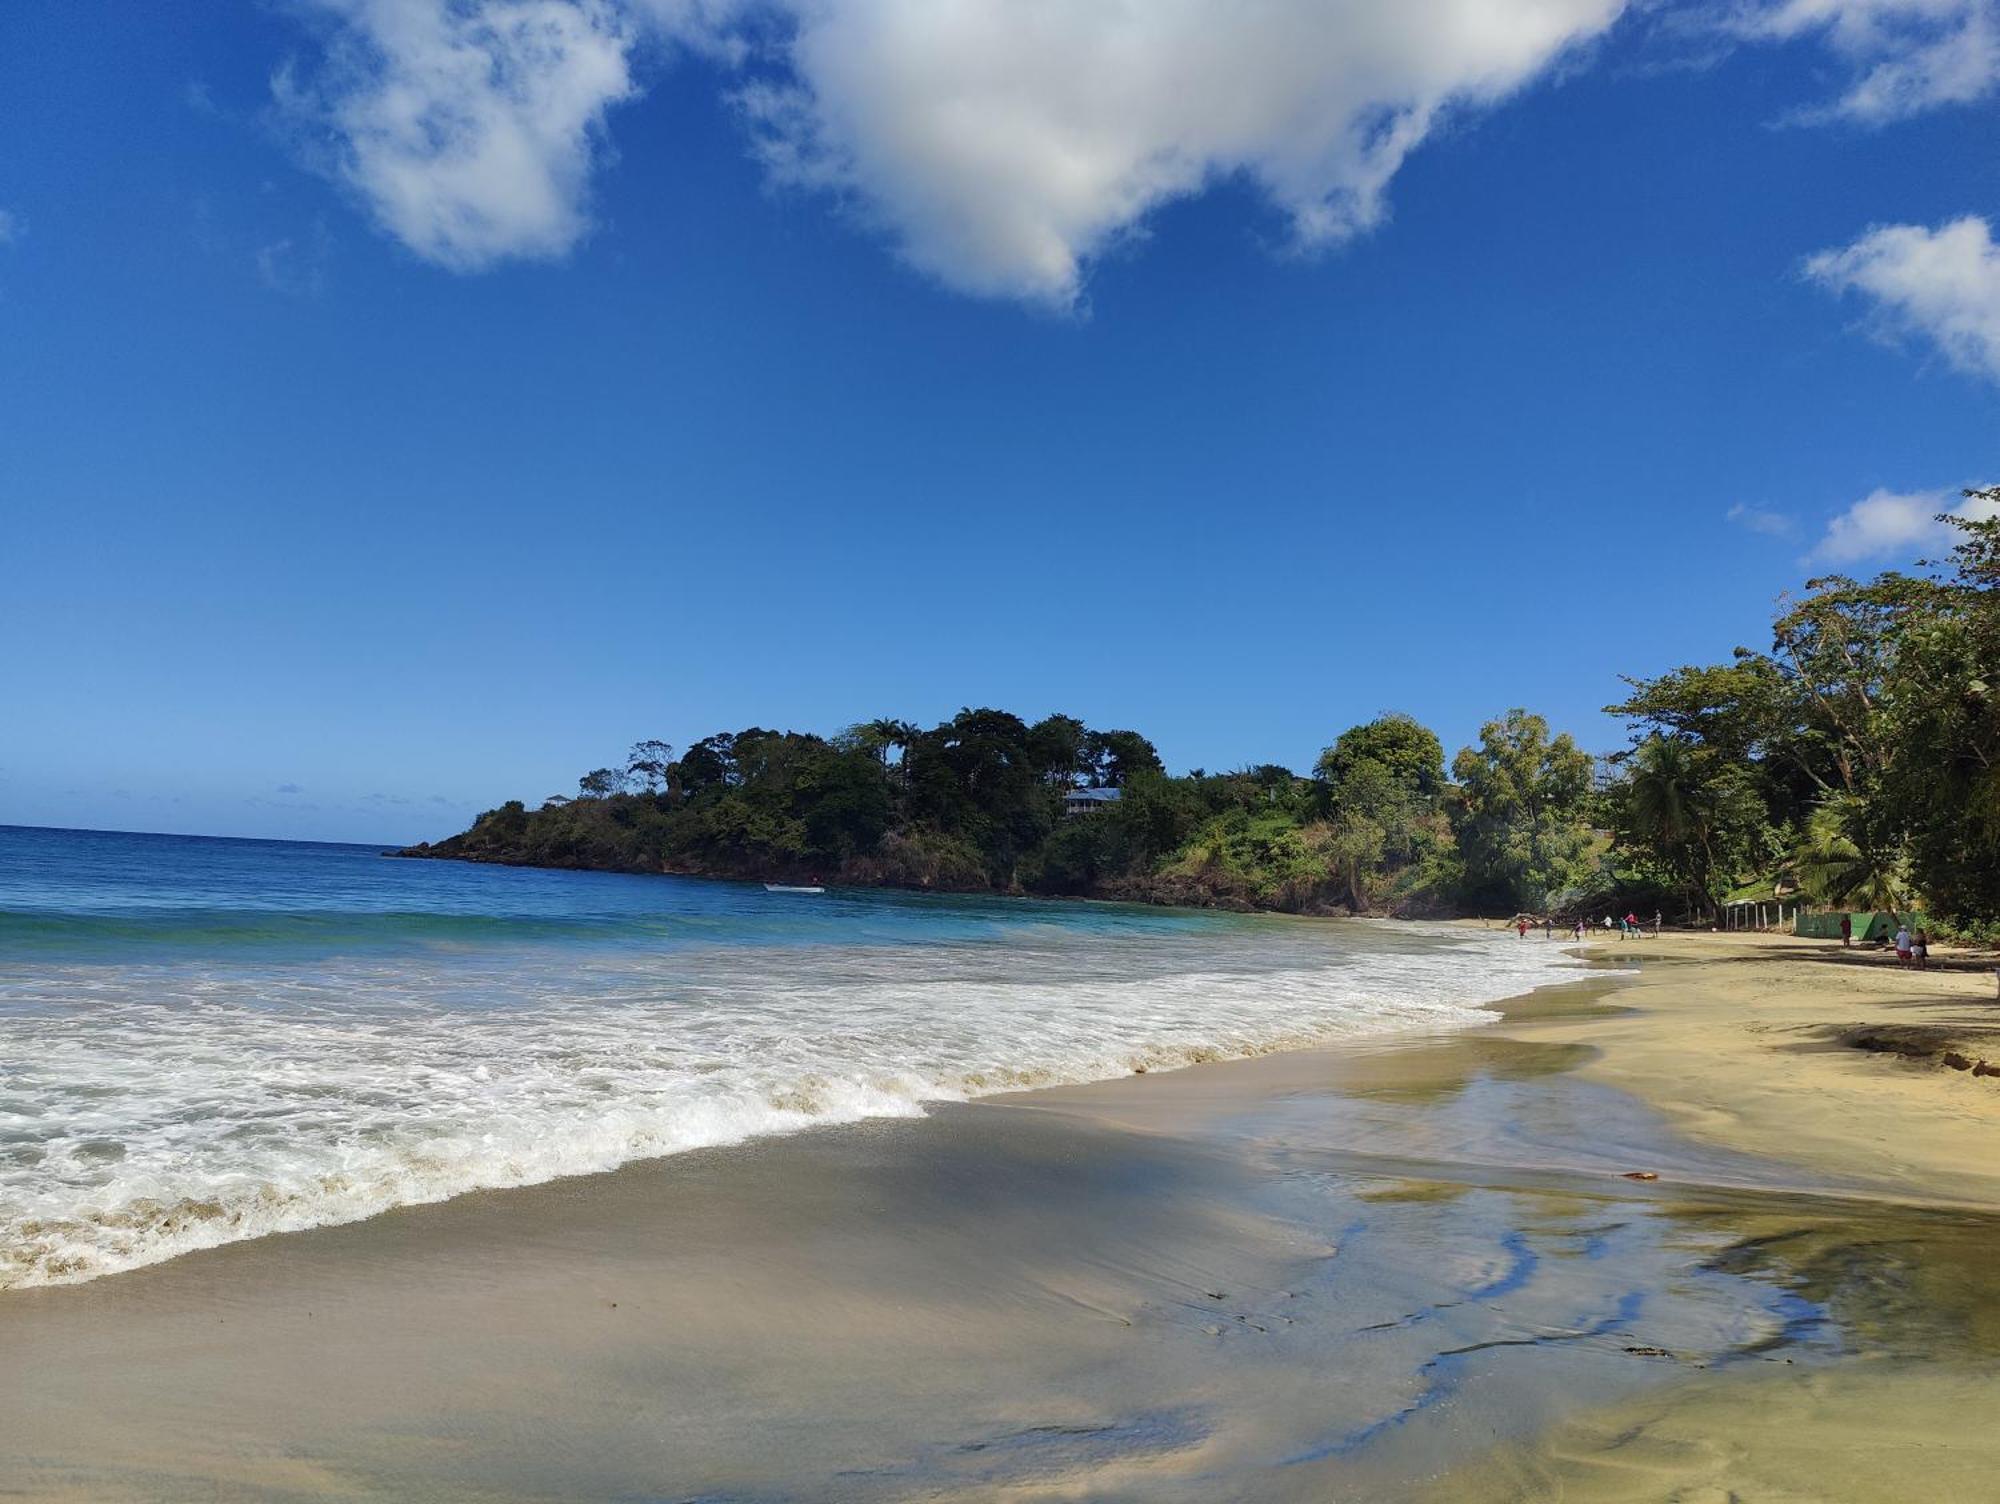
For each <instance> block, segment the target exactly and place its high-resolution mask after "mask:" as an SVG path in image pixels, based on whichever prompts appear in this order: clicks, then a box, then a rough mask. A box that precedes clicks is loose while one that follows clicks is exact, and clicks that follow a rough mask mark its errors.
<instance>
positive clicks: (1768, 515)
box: [1724, 501, 1799, 538]
mask: <svg viewBox="0 0 2000 1504" xmlns="http://www.w3.org/2000/svg"><path fill="white" fill-rule="evenodd" d="M1724 520H1725V521H1727V522H1733V523H1735V524H1736V525H1737V526H1738V527H1740V528H1746V529H1748V530H1749V531H1750V532H1753V533H1762V534H1764V536H1765V537H1767V538H1789V537H1791V536H1792V535H1793V534H1795V533H1797V532H1798V530H1799V524H1798V519H1797V518H1795V517H1792V516H1791V515H1789V514H1788V513H1785V512H1774V511H1772V510H1771V509H1770V508H1769V507H1753V506H1746V505H1745V504H1744V503H1742V502H1740V501H1739V502H1738V503H1736V505H1735V506H1733V507H1731V508H1730V509H1729V511H1728V512H1727V513H1725V514H1724Z"/></svg>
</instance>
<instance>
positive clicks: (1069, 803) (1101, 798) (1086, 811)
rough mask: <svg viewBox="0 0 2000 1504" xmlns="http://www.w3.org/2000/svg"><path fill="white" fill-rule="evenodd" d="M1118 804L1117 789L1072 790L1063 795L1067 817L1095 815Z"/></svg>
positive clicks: (1064, 811)
mask: <svg viewBox="0 0 2000 1504" xmlns="http://www.w3.org/2000/svg"><path fill="white" fill-rule="evenodd" d="M1117 802H1118V790H1116V789H1071V790H1070V791H1069V792H1068V793H1067V794H1064V795H1063V813H1064V814H1065V815H1094V814H1096V813H1097V812H1098V811H1099V810H1101V809H1104V808H1106V807H1107V806H1109V805H1113V804H1116V803H1117Z"/></svg>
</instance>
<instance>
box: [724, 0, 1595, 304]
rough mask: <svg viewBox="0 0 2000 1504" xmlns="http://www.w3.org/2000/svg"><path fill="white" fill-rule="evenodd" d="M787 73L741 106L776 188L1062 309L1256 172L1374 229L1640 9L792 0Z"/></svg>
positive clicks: (1347, 1)
mask: <svg viewBox="0 0 2000 1504" xmlns="http://www.w3.org/2000/svg"><path fill="white" fill-rule="evenodd" d="M797 3H798V11H797V29H796V31H795V33H794V34H793V36H792V37H791V39H790V41H789V44H788V47H787V57H788V61H789V64H790V69H789V73H790V77H789V80H788V81H785V82H781V83H778V84H761V85H758V86H755V87H752V88H751V89H748V90H746V91H745V93H744V95H743V96H742V98H743V100H744V103H745V105H746V108H747V109H748V111H749V114H750V116H751V119H752V121H753V123H754V129H755V132H756V137H757V141H758V146H759V151H760V153H761V155H762V157H763V159H764V161H765V162H766V164H767V165H768V167H769V168H770V170H771V172H772V174H773V176H774V177H775V178H777V179H778V180H779V181H781V182H788V183H795V184H806V185H810V186H815V187H824V188H832V189H835V190H837V191H840V192H842V193H844V194H847V195H849V196H851V197H852V199H854V200H855V201H857V202H858V203H859V204H860V205H862V206H863V207H864V208H865V209H866V210H867V212H868V213H869V214H870V215H871V216H872V217H873V218H874V219H876V220H877V221H878V222H880V223H881V224H882V225H884V226H885V227H886V228H887V229H888V231H889V233H890V234H891V235H893V236H894V238H895V239H896V241H897V243H898V245H899V247H900V248H901V250H902V252H903V254H904V255H905V256H906V257H907V258H908V259H909V260H910V261H911V262H912V263H913V264H915V265H917V266H919V267H921V268H922V269H924V270H925V271H928V272H930V273H932V274H933V275H935V276H937V277H938V278H939V279H940V280H942V281H944V282H946V283H948V284H950V285H952V286H954V287H958V288H960V289H963V290H965V291H969V292H975V293H987V294H999V295H1007V296H1015V297H1025V298H1031V299H1035V300H1039V301H1042V302H1045V303H1050V304H1055V305H1058V306H1061V305H1066V304H1067V303H1069V302H1070V301H1071V300H1072V299H1073V298H1074V297H1075V295H1076V293H1077V290H1078V286H1079V282H1080V279H1081V276H1082V269H1083V267H1084V264H1085V263H1086V262H1087V261H1088V260H1089V259H1090V258H1091V257H1092V256H1093V255H1096V254H1098V253H1100V252H1101V251H1103V250H1104V249H1105V248H1106V247H1107V246H1109V245H1111V244H1112V243H1114V242H1115V241H1116V240H1117V239H1118V238H1119V237H1120V236H1121V235H1125V234H1128V233H1130V232H1132V231H1134V230H1135V229H1137V228H1138V227H1140V226H1141V225H1142V223H1143V221H1144V219H1145V216H1146V215H1147V213H1148V212H1149V211H1151V210H1153V209H1155V208H1157V207H1158V206H1160V205H1161V204H1164V203H1166V202H1168V201H1170V200H1172V199H1175V198H1179V197H1183V196H1186V195H1189V194H1193V193H1197V192H1199V191H1201V190H1202V189H1203V188H1205V187H1206V186H1208V185H1209V184H1210V183H1212V182H1214V181H1215V180H1216V179H1217V178H1220V177H1224V176H1228V175H1234V174H1240V175H1242V176H1243V177H1245V178H1247V179H1248V180H1249V181H1251V182H1253V183H1255V184H1256V185H1257V186H1258V188H1259V189H1261V190H1262V192H1263V193H1264V194H1265V195H1266V196H1267V197H1268V198H1269V199H1270V200H1271V202H1272V203H1273V204H1274V205H1276V207H1277V208H1278V209H1279V210H1280V211H1281V212H1282V213H1283V214H1284V215H1285V216H1286V218H1287V220H1288V221H1289V223H1290V225H1291V228H1292V233H1293V236H1294V238H1295V240H1296V242H1297V243H1298V244H1299V245H1301V246H1305V247H1312V246H1320V245H1326V244H1329V243H1332V242H1336V241H1339V240H1341V239H1343V238H1345V237H1347V236H1350V235H1353V234H1355V233H1357V232H1359V231H1363V230H1366V229H1368V228H1369V227H1371V226H1373V225H1375V224H1376V223H1377V222H1379V221H1380V220H1381V218H1382V217H1383V214H1384V191H1385V189H1386V188H1387V186H1388V184H1389V180H1390V179H1391V178H1392V177H1393V176H1394V175H1395V173H1396V171H1397V169H1398V168H1399V167H1400V166H1401V165H1402V163H1403V161H1404V159H1405V158H1406V157H1407V156H1408V155H1409V153H1410V152H1411V151H1412V150H1413V149H1414V148H1415V147H1416V146H1417V145H1418V144H1419V143H1420V142H1422V141H1423V139H1424V138H1425V137H1426V136H1427V135H1428V134H1429V133H1430V131H1431V130H1432V128H1433V126H1434V125H1435V124H1436V122H1437V121H1438V119H1439V118H1440V116H1441V115H1442V114H1443V113H1444V112H1446V111H1447V110H1448V109H1450V108H1451V107H1453V106H1458V105H1479V104H1490V103H1493V102H1495V101H1497V100H1499V99H1502V98H1504V97H1506V96H1507V95H1508V94H1510V93H1513V92H1514V91H1516V90H1518V89H1519V88H1521V87H1522V86H1523V85H1525V84H1526V83H1528V82H1529V81H1531V80H1532V79H1534V78H1536V77H1537V76H1538V75H1540V74H1541V73H1542V72H1543V71H1544V70H1546V69H1547V68H1548V66H1549V64H1550V63H1551V62H1552V61H1554V60H1555V59H1556V58H1557V57H1559V56H1561V55H1562V54H1563V53H1564V51H1565V50H1566V49H1568V48H1570V47H1572V46H1574V45H1575V44H1577V43H1579V42H1581V41H1584V40H1585V39H1587V38H1590V37H1594V36H1596V35H1598V34H1599V33H1601V32H1602V31H1603V30H1604V29H1605V28H1606V27H1608V26H1609V25H1610V24H1611V23H1612V21H1613V20H1614V19H1616V17H1617V15H1618V13H1619V11H1620V9H1621V8H1622V0H1255V3H1251V4H1245V3H1243V0H1148V3H1145V4H1136V3H1132V0H1024V3H1020V4H1015V5H1011V6H999V5H995V4H993V3H991V0H797Z"/></svg>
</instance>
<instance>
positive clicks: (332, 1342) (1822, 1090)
mask: <svg viewBox="0 0 2000 1504" xmlns="http://www.w3.org/2000/svg"><path fill="white" fill-rule="evenodd" d="M1522 943H1524V944H1532V943H1547V942H1541V941H1538V940H1533V939H1531V940H1529V941H1524V942H1522ZM1599 950H1600V951H1601V952H1603V953H1605V954H1607V955H1608V956H1609V958H1610V959H1611V960H1613V961H1622V962H1625V963H1628V964H1633V965H1636V966H1637V967H1639V968H1640V970H1639V974H1638V975H1637V976H1636V977H1632V978H1628V979H1622V980H1621V981H1619V982H1616V983H1586V984H1583V985H1580V986H1572V987H1567V988H1561V989H1553V990H1549V991H1545V992H1543V993H1541V994H1537V995H1536V996H1535V997H1533V998H1530V999H1526V1000H1523V1001H1522V1002H1521V1003H1519V1004H1517V1005H1515V1006H1514V1007H1513V1008H1511V1009H1510V1011H1509V1015H1508V1017H1507V1019H1506V1021H1505V1022H1504V1023H1502V1024H1500V1025H1497V1026H1495V1027H1493V1028H1490V1029H1485V1030H1481V1031H1477V1032H1474V1033H1469V1034H1461V1035H1455V1036H1449V1037H1445V1038H1438V1039H1426V1040H1409V1041H1400V1042H1391V1043H1377V1044H1370V1045H1364V1046H1359V1047H1350V1048H1346V1049H1342V1050H1338V1051H1322V1052H1302V1053H1298V1054H1291V1055H1281V1056H1272V1057H1268V1058H1266V1059H1262V1060H1255V1061H1244V1062H1232V1063H1226V1064H1217V1065H1210V1066H1202V1067H1197V1068H1194V1069H1191V1070H1186V1071H1179V1072H1174V1073H1171V1074H1166V1075H1148V1076H1142V1077H1133V1078H1129V1079H1126V1080H1122V1081H1116V1082H1108V1083H1103V1084H1100V1085H1097V1086H1091V1087H1082V1088H1067V1089H1062V1090H1057V1091H1044V1092H1034V1093H1023V1094H1019V1095H1016V1096H1010V1097H998V1098H989V1099H986V1100H984V1101H982V1102H978V1103H974V1104H970V1105H965V1106H952V1107H944V1108H940V1109H938V1110H937V1111H936V1112H935V1113H934V1114H933V1115H932V1116H931V1117H930V1118H928V1119H926V1120H923V1121H902V1122H885V1123H875V1124H864V1125H859V1126H856V1127H851V1128H841V1129H830V1130H825V1131H822V1132H818V1133H813V1134H808V1135H803V1136H799V1137H795V1138H789V1139H783V1140H775V1141H771V1142H767V1143H763V1144H756V1145H751V1146H747V1147H741V1148H736V1149H729V1150H720V1151H713V1152H704V1153H697V1154H688V1155H682V1156H678V1157H676V1158H673V1159H668V1160H663V1161H656V1162H653V1163H649V1164H643V1165H635V1166H630V1167H628V1168H626V1169H625V1170H622V1171H620V1172H617V1173H615V1174H612V1175H605V1176H595V1177H587V1178H581V1179H576V1180H570V1181H563V1182H557V1183H554V1184H551V1185H545V1186H539V1187H533V1188H529V1189H526V1190H518V1191H510V1192H501V1193H490V1194H481V1195H475V1196H468V1197H464V1198H461V1199H459V1200H457V1201H453V1202H450V1203H446V1204H443V1205H439V1206H429V1207H417V1208H410V1209H406V1210H404V1211H399V1212H396V1213H392V1214H390V1215H387V1216H383V1217H378V1218H375V1219H373V1220H371V1221H368V1222H363V1223H357V1224H354V1225H351V1226H347V1227H341V1228H331V1229H322V1230H319V1231H314V1232H309V1233H301V1234H293V1235H287V1236H281V1237H273V1238H266V1239H262V1240H258V1241H255V1242H248V1243H240V1244H234V1245H230V1246H228V1247H224V1248H219V1249H214V1250H211V1251H208V1252H203V1253H199V1254H193V1255H189V1256H186V1257H183V1258H180V1259H176V1260H173V1261H170V1262H168V1263H165V1264H161V1265H156V1266H153V1267H149V1268H145V1269H141V1270H137V1271H134V1272H132V1273H129V1274H123V1275H118V1276H114V1277H111V1278H107V1279H100V1280H96V1281H93V1282H91V1283H88V1284H84V1285H77V1286H70V1287H62V1288H53V1289H38V1290H27V1291H17V1292H12V1293H9V1294H8V1295H6V1296H5V1297H4V1298H0V1497H4V1498H62V1499H204V1500H215V1499H222V1500H234V1499H315V1500H317V1499H327V1498H340V1499H408V1498H425V1499H465V1500H473V1499H477V1500H501V1499H605V1500H640V1499H644V1500H654V1499H695V1498H699V1499H737V1500H765V1499H797V1498H804V1499H855V1500H873V1499H917V1498H922V1499H939V1498H946V1499H960V1498H963V1499H1071V1498H1092V1499H1126V1498H1130V1499H1170V1500H1171V1499H1187V1500H1213V1499H1218V1498H1230V1499H1286V1500H1288V1499H1326V1498H1364V1499H1378V1498H1388V1499H1393V1498H1454V1499H1456V1498H1495V1499H1501V1498H1508V1499H1511V1498H1551V1499H1553V1498H1563V1499H1576V1498H1603V1499H1621V1500H1622V1499H1654V1498H1658V1499H1665V1498H1685V1499H1707V1498H1718V1499H1719V1498H1725V1497H1729V1496H1730V1493H1731V1491H1733V1492H1735V1493H1736V1494H1737V1495H1739V1496H1742V1497H1748V1498H1779V1499H1786V1498H1801V1499H1803V1498H1815V1499H1825V1498H1833V1499H1846V1498H1853V1499H1877V1498H1879V1499H1888V1498H1910V1497H1923V1498H1928V1499H1953V1498H1966V1499H1984V1498H1991V1497H1994V1496H1996V1493H2000V1488H1996V1487H1995V1486H1994V1483H1993V1480H1994V1479H1996V1478H2000V1441H1996V1440H1995V1439H1994V1438H1996V1437H2000V1398H1996V1394H2000V1384H1996V1383H1995V1382H1994V1381H1995V1379H1996V1378H2000V1371H1996V1370H2000V1317H1996V1315H1995V1314H1994V1313H1996V1312H2000V1289H1996V1288H1995V1287H1996V1284H2000V1271H1997V1270H1996V1269H1995V1268H1994V1267H1993V1266H1994V1264H1995V1260H1994V1259H1993V1258H1992V1254H1991V1250H1992V1249H1993V1248H1994V1247H1995V1246H1996V1245H1995V1235H1996V1233H2000V1180H1996V1178H1995V1177H1996V1174H2000V1163H1992V1162H1990V1161H1993V1160H1994V1159H1995V1156H1994V1154H1993V1150H1994V1149H1995V1148H1996V1147H2000V1136H1997V1135H1996V1130H2000V1081H1995V1080H1993V1079H1990V1078H1979V1079H1975V1078H1972V1077H1971V1076H1970V1075H1969V1074H1968V1073H1966V1072H1957V1071H1950V1070H1947V1069H1945V1068H1943V1067H1941V1066H1937V1065H1931V1064H1922V1063H1916V1062H1911V1061H1906V1060H1902V1059H1897V1058H1893V1057H1888V1056H1880V1055H1867V1054H1863V1053H1861V1052H1859V1051H1855V1050H1853V1049H1850V1048H1847V1047H1845V1046H1842V1045H1840V1044H1838V1043H1836V1042H1834V1041H1833V1031H1835V1030H1836V1029H1838V1028H1839V1027H1842V1026H1845V1025H1848V1024H1853V1023H1866V1022H1871V1021H1872V1022H1881V1021H1884V1020H1886V1019H1895V1020H1900V1021H1919V1020H1926V1021H1929V1020H1949V1019H1958V1018H1962V1019H1978V1018H1983V1017H1985V1016H1986V1015H1987V1014H1990V1013H1992V1012H1993V1011H1995V1010H1994V1009H1993V1005H1992V1004H1991V1003H1990V1002H1982V1001H1981V1000H1982V999H1983V998H1989V997H1990V996H1991V992H1992V982H1991V978H1990V977H1986V978H1981V977H1976V976H1973V977H1947V976H1943V975H1941V974H1931V975H1929V976H1926V977H1923V978H1921V979H1919V978H1915V977H1911V976H1908V975H1903V974H1898V973H1893V972H1888V971H1884V970H1882V969H1879V968H1877V969H1865V968H1859V967H1838V966H1832V965H1829V964H1826V963H1825V962H1823V961H1821V960H1819V959H1817V957H1818V955H1819V954H1820V952H1818V951H1817V950H1813V949H1810V948H1802V947H1794V946H1789V945H1786V944H1783V943H1779V942H1771V943H1765V942H1761V941H1754V940H1752V941H1742V940H1737V939H1734V938H1730V939H1724V940H1712V939H1709V938H1707V937H1702V938H1693V937H1671V936H1670V937H1668V938H1667V939H1666V940H1663V941H1660V942H1646V943H1641V944H1637V945H1631V946H1627V947H1625V948H1623V950H1622V953H1621V948H1620V947H1618V946H1616V945H1609V946H1600V947H1599ZM1982 1010H1983V1011H1982ZM1628 1171H1644V1172H1647V1173H1650V1174H1653V1175H1656V1176H1657V1177H1658V1178H1657V1179H1654V1180H1647V1181H1635V1180H1629V1179H1626V1178H1624V1176H1625V1172H1628ZM1913 1479H1915V1480H1920V1481H1919V1482H1917V1483H1913V1482H1912V1480H1913Z"/></svg>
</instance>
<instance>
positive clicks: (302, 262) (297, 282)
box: [254, 220, 333, 298]
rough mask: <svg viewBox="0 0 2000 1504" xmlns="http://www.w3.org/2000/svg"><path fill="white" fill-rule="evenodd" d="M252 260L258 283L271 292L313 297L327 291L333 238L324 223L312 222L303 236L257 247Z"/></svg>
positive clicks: (277, 240)
mask: <svg viewBox="0 0 2000 1504" xmlns="http://www.w3.org/2000/svg"><path fill="white" fill-rule="evenodd" d="M254 259H255V262H256V266H257V280H258V281H260V282H262V283H263V284H264V285H265V286H266V287H268V288H270V289H271V291H273V292H281V293H285V294H288V295H290V296H292V297H303V298H316V297H318V296H320V294H322V293H323V292H325V291H326V281H327V268H328V266H329V265H330V264H331V263H332V259H333V236H332V235H331V234H330V233H329V232H328V230H327V227H326V222H325V221H324V220H315V221H314V222H313V226H312V228H311V229H310V230H307V231H305V232H304V233H302V234H298V235H281V236H279V237H278V238H277V239H275V240H267V241H265V242H264V243H263V244H262V245H260V246H258V247H257V249H256V252H255V256H254Z"/></svg>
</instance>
